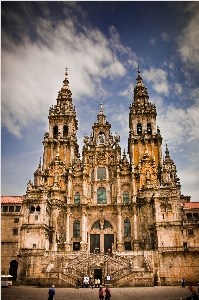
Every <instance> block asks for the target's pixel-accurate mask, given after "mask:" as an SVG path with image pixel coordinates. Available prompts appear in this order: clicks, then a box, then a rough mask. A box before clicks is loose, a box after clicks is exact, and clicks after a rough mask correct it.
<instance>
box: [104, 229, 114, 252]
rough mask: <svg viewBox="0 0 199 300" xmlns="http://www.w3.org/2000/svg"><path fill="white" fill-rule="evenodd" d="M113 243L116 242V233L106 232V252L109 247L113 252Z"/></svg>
mask: <svg viewBox="0 0 199 300" xmlns="http://www.w3.org/2000/svg"><path fill="white" fill-rule="evenodd" d="M112 244H114V234H104V252H105V253H107V252H108V249H110V252H112Z"/></svg>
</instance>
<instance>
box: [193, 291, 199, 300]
mask: <svg viewBox="0 0 199 300" xmlns="http://www.w3.org/2000/svg"><path fill="white" fill-rule="evenodd" d="M193 300H198V295H197V294H196V292H195V291H194V292H193Z"/></svg>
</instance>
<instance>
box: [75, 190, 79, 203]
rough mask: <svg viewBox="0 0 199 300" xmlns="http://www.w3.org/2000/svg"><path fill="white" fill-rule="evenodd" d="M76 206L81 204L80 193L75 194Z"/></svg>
mask: <svg viewBox="0 0 199 300" xmlns="http://www.w3.org/2000/svg"><path fill="white" fill-rule="evenodd" d="M74 204H80V193H79V192H76V193H75V197H74Z"/></svg>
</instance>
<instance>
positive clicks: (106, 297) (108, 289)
mask: <svg viewBox="0 0 199 300" xmlns="http://www.w3.org/2000/svg"><path fill="white" fill-rule="evenodd" d="M105 293H106V295H105V300H110V297H111V291H110V288H109V286H108V285H107V287H106V289H105Z"/></svg>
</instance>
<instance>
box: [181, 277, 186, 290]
mask: <svg viewBox="0 0 199 300" xmlns="http://www.w3.org/2000/svg"><path fill="white" fill-rule="evenodd" d="M181 282H182V288H185V279H184V278H182V279H181Z"/></svg>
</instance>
